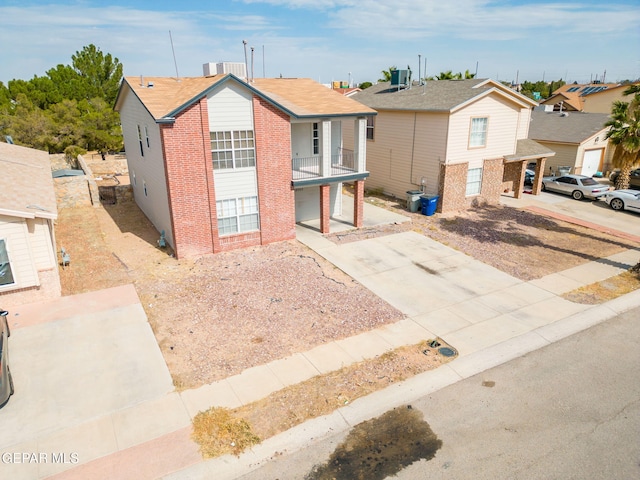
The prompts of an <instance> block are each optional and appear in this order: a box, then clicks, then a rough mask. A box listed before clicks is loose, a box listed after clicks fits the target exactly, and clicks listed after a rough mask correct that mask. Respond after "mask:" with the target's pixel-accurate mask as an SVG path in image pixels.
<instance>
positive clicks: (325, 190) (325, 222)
mask: <svg viewBox="0 0 640 480" xmlns="http://www.w3.org/2000/svg"><path fill="white" fill-rule="evenodd" d="M330 216H331V195H330V187H329V185H320V233H329V217H330Z"/></svg>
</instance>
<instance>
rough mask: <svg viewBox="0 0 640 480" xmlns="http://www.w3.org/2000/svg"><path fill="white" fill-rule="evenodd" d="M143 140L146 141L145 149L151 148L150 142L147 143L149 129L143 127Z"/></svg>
mask: <svg viewBox="0 0 640 480" xmlns="http://www.w3.org/2000/svg"><path fill="white" fill-rule="evenodd" d="M144 138H145V139H146V140H147V148H149V147H151V142H150V141H149V127H147V126H146V125H145V126H144Z"/></svg>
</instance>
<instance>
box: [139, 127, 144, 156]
mask: <svg viewBox="0 0 640 480" xmlns="http://www.w3.org/2000/svg"><path fill="white" fill-rule="evenodd" d="M138 143H139V144H140V155H141V156H142V157H144V147H143V146H142V128H141V127H140V125H138Z"/></svg>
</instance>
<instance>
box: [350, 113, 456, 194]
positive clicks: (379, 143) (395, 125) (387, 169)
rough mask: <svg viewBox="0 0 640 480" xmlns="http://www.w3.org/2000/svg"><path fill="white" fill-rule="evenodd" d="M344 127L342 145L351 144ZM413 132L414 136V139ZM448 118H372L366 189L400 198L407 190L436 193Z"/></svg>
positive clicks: (426, 115)
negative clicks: (422, 186) (422, 188)
mask: <svg viewBox="0 0 640 480" xmlns="http://www.w3.org/2000/svg"><path fill="white" fill-rule="evenodd" d="M343 123H344V125H345V137H344V141H345V145H349V144H351V143H352V141H353V140H352V135H353V134H352V133H350V132H352V129H351V130H350V129H349V128H347V127H351V125H350V122H343ZM414 132H415V135H414ZM446 137H447V115H446V114H444V113H442V114H433V113H416V112H399V111H382V112H378V115H377V116H376V117H375V129H374V140H367V170H368V171H369V173H370V176H369V178H368V179H367V183H366V186H367V188H368V189H377V188H381V189H383V190H384V192H385V193H388V194H391V195H395V196H397V197H400V198H404V197H405V196H406V192H407V190H416V189H420V182H421V178H422V177H425V178H426V180H427V188H426V192H427V193H434V194H435V193H437V191H438V176H439V171H440V170H439V168H440V166H439V162H440V161H441V160H442V159H444V158H445V155H446V151H445V139H446Z"/></svg>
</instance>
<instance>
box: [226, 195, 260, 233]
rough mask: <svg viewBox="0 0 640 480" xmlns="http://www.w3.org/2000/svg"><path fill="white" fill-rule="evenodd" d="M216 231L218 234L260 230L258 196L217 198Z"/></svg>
mask: <svg viewBox="0 0 640 480" xmlns="http://www.w3.org/2000/svg"><path fill="white" fill-rule="evenodd" d="M216 211H217V213H218V232H219V234H220V235H232V234H234V233H242V232H251V231H255V230H260V215H259V213H258V197H255V196H254V197H241V198H229V199H225V200H218V201H217V202H216Z"/></svg>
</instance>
